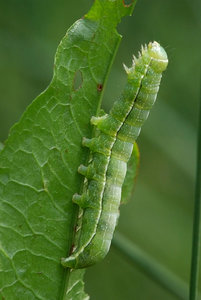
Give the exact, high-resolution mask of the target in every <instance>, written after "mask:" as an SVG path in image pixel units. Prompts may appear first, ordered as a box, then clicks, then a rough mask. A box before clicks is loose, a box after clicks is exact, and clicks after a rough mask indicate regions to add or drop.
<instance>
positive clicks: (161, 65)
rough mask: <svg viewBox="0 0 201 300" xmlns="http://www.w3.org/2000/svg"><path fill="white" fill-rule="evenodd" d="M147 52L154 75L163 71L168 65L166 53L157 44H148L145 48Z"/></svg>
mask: <svg viewBox="0 0 201 300" xmlns="http://www.w3.org/2000/svg"><path fill="white" fill-rule="evenodd" d="M147 52H148V54H149V55H150V58H151V66H152V68H153V69H154V71H155V72H156V73H161V72H163V71H165V69H166V68H167V65H168V58H167V53H166V52H165V50H164V48H163V47H161V45H160V44H159V43H157V42H153V43H152V42H150V43H149V44H148V47H147Z"/></svg>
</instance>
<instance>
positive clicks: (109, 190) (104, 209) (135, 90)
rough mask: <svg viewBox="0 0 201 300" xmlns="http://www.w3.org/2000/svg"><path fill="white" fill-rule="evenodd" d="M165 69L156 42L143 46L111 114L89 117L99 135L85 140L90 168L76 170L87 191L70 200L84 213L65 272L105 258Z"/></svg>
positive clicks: (164, 57)
mask: <svg viewBox="0 0 201 300" xmlns="http://www.w3.org/2000/svg"><path fill="white" fill-rule="evenodd" d="M167 64H168V59H167V54H166V52H165V50H164V49H163V48H162V47H161V46H160V45H159V44H158V43H157V42H153V43H149V44H148V46H146V45H145V47H144V48H143V47H142V51H141V53H140V54H139V57H138V58H135V57H134V60H133V64H132V66H131V68H128V67H126V66H124V68H125V71H126V73H127V76H128V80H127V84H126V86H125V89H124V91H123V93H122V95H121V97H120V99H119V100H118V101H117V102H115V104H114V106H113V108H112V109H111V111H110V113H109V114H104V115H102V116H100V117H92V118H91V123H92V124H93V125H94V126H96V128H97V134H96V136H95V137H93V138H92V139H87V138H83V145H84V146H86V147H88V148H90V151H91V159H90V162H89V165H88V166H83V165H81V166H80V167H79V168H78V172H79V173H80V174H82V175H84V176H85V180H86V181H87V189H86V191H85V192H84V193H83V194H82V195H78V194H75V195H74V196H73V202H75V203H77V204H78V205H79V206H80V207H81V208H82V209H83V214H82V217H81V218H82V222H81V226H80V229H79V230H77V233H76V235H77V238H76V243H77V247H76V248H75V250H74V252H73V253H72V254H71V255H70V256H69V257H67V258H62V261H61V263H62V265H63V266H64V267H69V268H73V269H76V268H85V267H88V266H90V265H92V264H94V263H96V262H98V261H100V260H102V259H103V258H104V257H105V255H106V254H107V253H108V251H109V248H110V244H111V240H112V237H113V233H114V229H115V226H116V223H117V219H118V216H119V205H120V201H121V189H122V184H123V182H124V178H125V175H126V171H127V162H128V160H129V158H130V156H131V154H132V151H133V145H134V143H135V141H136V139H137V137H138V135H139V133H140V130H141V126H142V125H143V123H144V121H145V120H146V119H147V117H148V115H149V111H150V109H151V108H152V106H153V104H154V102H155V100H156V96H157V92H158V90H159V85H160V81H161V77H162V72H163V71H164V70H165V69H166V67H167Z"/></svg>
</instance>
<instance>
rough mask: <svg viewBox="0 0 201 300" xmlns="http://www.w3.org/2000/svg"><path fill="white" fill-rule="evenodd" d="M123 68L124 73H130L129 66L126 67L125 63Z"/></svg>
mask: <svg viewBox="0 0 201 300" xmlns="http://www.w3.org/2000/svg"><path fill="white" fill-rule="evenodd" d="M123 68H124V70H125V72H126V74H129V73H130V68H128V67H127V66H126V65H125V64H123Z"/></svg>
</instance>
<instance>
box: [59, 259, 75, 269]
mask: <svg viewBox="0 0 201 300" xmlns="http://www.w3.org/2000/svg"><path fill="white" fill-rule="evenodd" d="M61 264H62V266H63V267H64V268H70V269H76V260H75V258H74V257H73V256H69V257H66V258H64V257H62V258H61Z"/></svg>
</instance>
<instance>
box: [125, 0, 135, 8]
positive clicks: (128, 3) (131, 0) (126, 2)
mask: <svg viewBox="0 0 201 300" xmlns="http://www.w3.org/2000/svg"><path fill="white" fill-rule="evenodd" d="M132 4H133V0H123V5H124V6H125V7H129V6H131V5H132Z"/></svg>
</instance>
